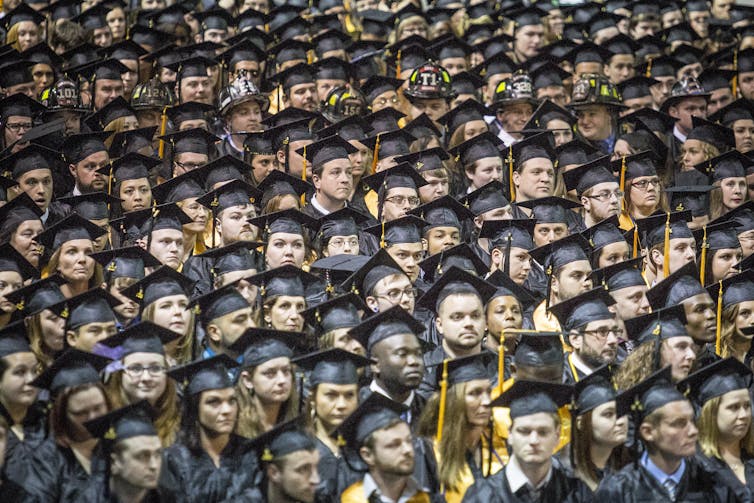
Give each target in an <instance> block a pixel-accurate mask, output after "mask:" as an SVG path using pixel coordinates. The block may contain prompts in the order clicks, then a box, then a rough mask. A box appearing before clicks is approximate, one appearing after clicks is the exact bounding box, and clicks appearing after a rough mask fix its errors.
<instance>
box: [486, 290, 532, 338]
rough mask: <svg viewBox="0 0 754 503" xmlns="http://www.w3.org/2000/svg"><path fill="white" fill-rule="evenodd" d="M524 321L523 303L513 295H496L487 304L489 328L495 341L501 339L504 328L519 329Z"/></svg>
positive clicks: (490, 334) (490, 335)
mask: <svg viewBox="0 0 754 503" xmlns="http://www.w3.org/2000/svg"><path fill="white" fill-rule="evenodd" d="M523 322H524V317H523V313H522V312H521V303H520V302H519V301H518V299H516V298H515V297H513V296H512V295H501V296H499V297H495V298H494V299H492V300H491V301H490V302H489V303H488V304H487V330H488V332H489V337H492V338H493V339H494V340H495V341H499V340H500V334H502V333H503V330H510V329H514V330H518V329H520V328H521V327H522V326H523ZM510 336H511V335H509V337H510ZM512 337H515V335H512Z"/></svg>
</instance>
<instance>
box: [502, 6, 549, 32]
mask: <svg viewBox="0 0 754 503" xmlns="http://www.w3.org/2000/svg"><path fill="white" fill-rule="evenodd" d="M545 16H547V11H544V10H542V9H540V8H539V7H537V6H531V7H523V8H521V9H516V10H514V11H513V12H508V13H506V14H505V17H507V18H508V19H512V20H513V23H514V26H515V29H519V28H523V27H524V26H530V25H540V24H542V18H543V17H545Z"/></svg>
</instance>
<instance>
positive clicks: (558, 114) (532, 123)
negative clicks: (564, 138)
mask: <svg viewBox="0 0 754 503" xmlns="http://www.w3.org/2000/svg"><path fill="white" fill-rule="evenodd" d="M554 119H560V120H562V121H563V122H565V123H567V124H568V125H570V126H571V127H573V126H574V125H575V124H576V117H574V115H573V114H572V113H571V112H569V111H568V110H566V109H565V108H562V107H560V106H558V105H556V104H555V103H553V102H552V101H550V100H544V101H543V102H542V103H540V105H539V106H538V107H537V109H536V110H535V111H534V113H533V114H532V115H531V117H530V118H529V120H528V121H527V122H526V124H524V131H530V130H538V129H550V128H548V127H547V124H548V123H549V122H550V121H551V120H554ZM550 130H553V129H550Z"/></svg>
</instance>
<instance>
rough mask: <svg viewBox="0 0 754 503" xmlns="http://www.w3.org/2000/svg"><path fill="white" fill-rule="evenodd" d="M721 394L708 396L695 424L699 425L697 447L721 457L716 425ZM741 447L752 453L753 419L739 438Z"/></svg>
mask: <svg viewBox="0 0 754 503" xmlns="http://www.w3.org/2000/svg"><path fill="white" fill-rule="evenodd" d="M721 401H722V395H721V396H716V397H715V398H710V399H709V400H707V402H706V403H705V404H704V405H703V406H702V411H701V412H700V413H699V419H698V421H697V426H698V427H699V448H700V449H701V450H702V452H703V453H704V455H705V456H707V457H710V458H717V459H722V456H721V455H720V449H719V441H720V430H719V429H718V427H717V412H718V410H719V409H720V402H721ZM741 448H742V449H743V450H744V452H746V454H748V455H751V454H752V453H754V421H750V424H749V431H747V432H746V436H744V438H742V439H741Z"/></svg>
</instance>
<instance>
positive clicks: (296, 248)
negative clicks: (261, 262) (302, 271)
mask: <svg viewBox="0 0 754 503" xmlns="http://www.w3.org/2000/svg"><path fill="white" fill-rule="evenodd" d="M265 251H266V253H265V260H266V262H267V267H268V268H269V269H274V268H275V267H280V266H284V265H292V266H295V267H298V268H300V267H301V266H302V265H303V263H304V256H305V255H306V245H305V243H304V237H303V236H302V235H301V234H291V233H288V232H276V233H274V234H271V235H270V237H269V238H268V240H267V249H266V250H265Z"/></svg>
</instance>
